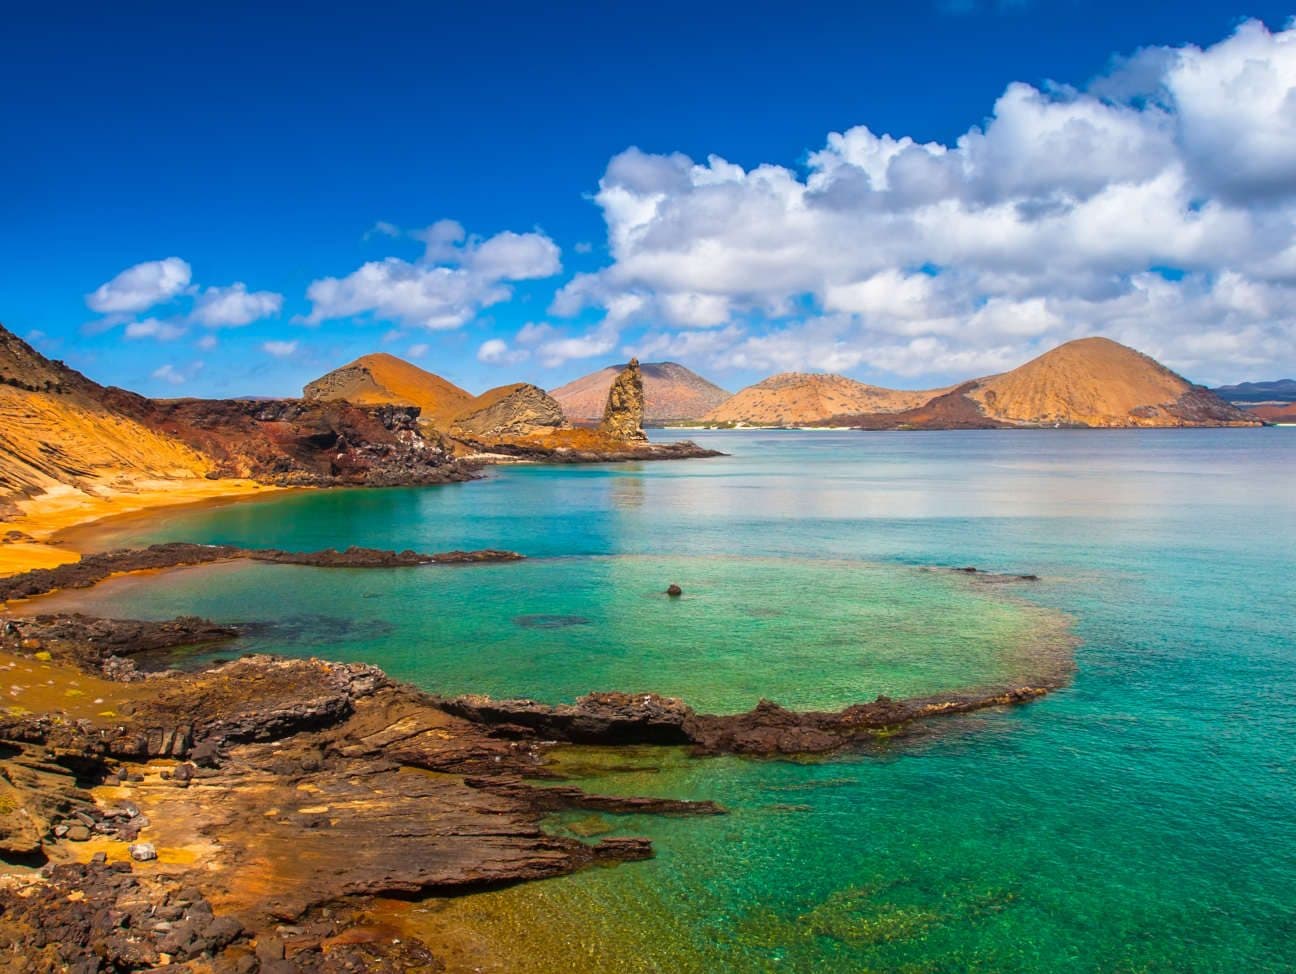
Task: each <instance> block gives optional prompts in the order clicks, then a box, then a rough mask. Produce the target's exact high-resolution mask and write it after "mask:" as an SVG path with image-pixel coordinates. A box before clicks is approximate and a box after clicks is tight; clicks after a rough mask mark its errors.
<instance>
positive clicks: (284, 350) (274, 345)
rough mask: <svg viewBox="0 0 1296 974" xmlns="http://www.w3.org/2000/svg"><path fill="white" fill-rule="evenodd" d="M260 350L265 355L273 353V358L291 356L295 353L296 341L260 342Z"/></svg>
mask: <svg viewBox="0 0 1296 974" xmlns="http://www.w3.org/2000/svg"><path fill="white" fill-rule="evenodd" d="M261 350H262V351H264V352H265V353H266V354H267V355H273V356H274V357H275V358H291V357H292V356H293V355H295V354H296V353H297V343H296V342H278V341H271V342H262V343H261Z"/></svg>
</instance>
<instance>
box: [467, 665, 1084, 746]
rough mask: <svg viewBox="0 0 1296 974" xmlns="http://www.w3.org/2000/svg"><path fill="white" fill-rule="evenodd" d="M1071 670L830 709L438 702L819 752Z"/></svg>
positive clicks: (570, 735) (491, 721) (538, 720)
mask: <svg viewBox="0 0 1296 974" xmlns="http://www.w3.org/2000/svg"><path fill="white" fill-rule="evenodd" d="M1068 676H1069V669H1068V668H1066V667H1063V666H1059V667H1058V669H1057V671H1056V673H1055V674H1053V675H1052V676H1051V677H1050V678H1049V679H1048V680H1046V681H1044V682H1042V683H1041V684H1040V685H1037V686H1016V687H1003V688H996V689H990V690H986V691H982V692H974V691H971V692H963V693H950V694H941V695H936V696H931V697H917V698H911V699H905V700H891V699H890V698H888V697H878V698H877V700H875V701H873V702H872V703H862V704H856V705H854V706H851V707H847V708H845V709H844V710H839V711H835V712H816V711H793V710H787V709H785V708H783V707H780V706H779V705H778V704H775V703H771V702H770V701H768V700H762V701H761V702H760V703H759V704H758V705H757V706H756V707H755V708H754V709H753V710H750V711H748V712H746V713H742V714H720V715H717V714H698V713H695V712H694V711H693V709H692V708H691V707H689V706H688V705H687V704H685V703H684V702H683V701H680V700H676V699H673V698H670V697H660V696H658V695H656V694H651V693H648V694H627V693H593V694H590V695H589V696H586V697H581V698H580V699H579V700H577V701H576V703H575V704H564V705H559V706H550V705H548V704H540V703H536V702H535V701H532V700H491V699H490V698H487V697H476V696H470V697H456V698H455V699H452V700H444V701H442V702H441V706H442V707H443V708H444V709H445V710H447V711H448V712H450V713H453V714H457V715H458V716H461V717H464V718H465V719H467V720H471V721H473V722H475V723H479V724H482V725H484V726H487V727H492V728H494V729H495V730H496V732H497V733H500V734H502V735H505V736H509V737H518V738H525V737H527V736H535V737H538V738H541V739H546V740H558V741H570V742H572V743H577V744H606V745H625V744H688V745H692V746H693V747H694V748H696V749H697V750H698V751H699V752H701V753H707V754H720V753H732V754H765V755H770V754H818V753H823V752H826V751H835V750H839V749H841V748H844V747H848V746H850V745H851V744H852V743H855V742H857V741H860V740H867V739H870V738H871V737H872V736H874V734H875V733H876V732H877V731H882V730H888V731H889V730H893V729H895V728H898V727H902V726H904V725H907V724H912V723H914V722H916V721H922V720H926V719H929V718H933V717H945V716H950V715H954V714H966V713H971V712H973V711H977V710H984V709H986V708H990V707H1006V706H1012V705H1015V704H1021V703H1026V702H1028V701H1031V700H1034V699H1037V698H1038V697H1042V696H1044V695H1045V694H1046V693H1048V692H1049V691H1050V690H1053V689H1056V688H1057V687H1058V686H1060V685H1061V684H1062V683H1063V682H1064V681H1065V680H1066V678H1067V677H1068Z"/></svg>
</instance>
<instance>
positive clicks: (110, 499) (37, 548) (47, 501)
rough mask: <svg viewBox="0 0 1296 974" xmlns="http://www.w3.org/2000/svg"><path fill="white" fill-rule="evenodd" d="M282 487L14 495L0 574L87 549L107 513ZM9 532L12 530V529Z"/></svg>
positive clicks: (160, 485)
mask: <svg viewBox="0 0 1296 974" xmlns="http://www.w3.org/2000/svg"><path fill="white" fill-rule="evenodd" d="M284 489H286V488H280V487H274V486H269V485H266V484H260V483H257V482H255V481H251V480H233V479H231V480H200V479H197V478H195V479H192V480H151V481H140V482H138V483H134V484H131V485H130V486H129V487H107V486H105V487H103V488H101V489H100V490H99V492H98V493H97V494H95V495H91V494H87V493H85V492H84V491H80V490H76V489H74V488H71V487H55V488H53V489H51V490H49V491H47V492H46V493H44V494H41V495H39V496H37V497H33V498H30V499H26V500H20V501H15V502H14V503H13V506H14V507H15V508H17V510H18V513H17V514H16V515H15V516H13V517H11V518H9V519H8V520H3V521H0V538H3V537H5V536H8V535H13V536H14V537H15V538H16V540H13V541H6V542H5V543H3V544H0V577H3V576H6V575H14V574H17V573H19V572H25V571H30V570H32V569H33V568H53V567H54V566H56V565H63V564H66V563H68V562H72V561H76V560H77V558H78V557H80V555H81V554H82V553H84V552H85V551H87V550H91V548H92V544H93V538H94V536H95V534H96V528H97V527H100V526H102V522H104V521H106V520H108V519H114V520H115V519H117V518H119V517H123V516H126V515H139V514H144V513H147V512H149V511H152V510H154V509H157V508H162V507H176V506H180V505H196V504H209V503H213V502H225V501H229V500H232V499H238V498H243V497H247V496H249V495H253V494H265V493H269V492H278V491H280V490H284ZM14 532H18V534H17V535H14V534H13V533H14Z"/></svg>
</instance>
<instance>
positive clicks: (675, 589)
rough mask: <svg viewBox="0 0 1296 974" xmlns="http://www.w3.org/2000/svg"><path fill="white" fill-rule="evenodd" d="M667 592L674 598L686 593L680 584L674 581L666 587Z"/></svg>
mask: <svg viewBox="0 0 1296 974" xmlns="http://www.w3.org/2000/svg"><path fill="white" fill-rule="evenodd" d="M666 594H667V595H669V596H670V597H671V598H672V599H677V598H679V597H680V596H681V595H683V594H684V590H683V589H682V588H680V587H679V586H678V585H676V584H674V583H672V584H671V585H670V586H669V587H668V588H667V589H666Z"/></svg>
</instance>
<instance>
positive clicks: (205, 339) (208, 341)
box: [194, 335, 220, 349]
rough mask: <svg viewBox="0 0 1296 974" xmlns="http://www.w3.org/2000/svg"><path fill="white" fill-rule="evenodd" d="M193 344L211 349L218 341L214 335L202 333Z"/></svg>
mask: <svg viewBox="0 0 1296 974" xmlns="http://www.w3.org/2000/svg"><path fill="white" fill-rule="evenodd" d="M194 344H196V345H197V346H198V347H199V348H202V349H212V348H215V347H216V346H217V345H218V344H220V343H219V342H218V341H217V338H216V336H215V335H203V336H202V338H200V339H198V341H197V342H195V343H194Z"/></svg>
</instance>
